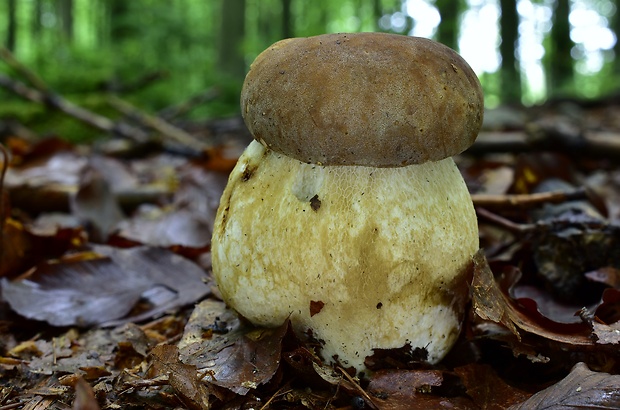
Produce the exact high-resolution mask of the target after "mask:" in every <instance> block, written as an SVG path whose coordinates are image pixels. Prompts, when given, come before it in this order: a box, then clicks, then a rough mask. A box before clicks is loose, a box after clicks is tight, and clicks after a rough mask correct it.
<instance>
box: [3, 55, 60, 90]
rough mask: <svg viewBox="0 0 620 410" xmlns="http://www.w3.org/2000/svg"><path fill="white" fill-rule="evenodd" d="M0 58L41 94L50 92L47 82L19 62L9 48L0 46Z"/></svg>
mask: <svg viewBox="0 0 620 410" xmlns="http://www.w3.org/2000/svg"><path fill="white" fill-rule="evenodd" d="M0 58H1V59H2V60H4V62H5V63H6V64H7V65H8V66H9V67H11V68H12V69H13V70H14V71H15V72H17V73H18V74H20V75H21V76H22V77H24V78H25V79H26V81H28V82H29V83H30V84H31V85H32V86H33V87H34V88H36V89H37V90H39V91H41V92H47V91H49V89H48V87H47V84H45V81H43V80H42V79H41V77H39V76H38V75H37V74H35V73H34V72H32V71H31V70H30V69H29V68H28V67H26V66H25V65H23V64H22V63H21V62H20V61H19V60H17V59H16V58H15V56H14V55H13V53H11V51H10V50H9V49H8V48H6V47H4V46H0Z"/></svg>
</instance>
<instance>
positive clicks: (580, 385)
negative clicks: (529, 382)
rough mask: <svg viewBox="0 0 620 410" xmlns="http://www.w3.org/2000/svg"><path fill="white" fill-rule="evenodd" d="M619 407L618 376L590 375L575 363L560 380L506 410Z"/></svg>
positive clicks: (619, 379)
mask: <svg viewBox="0 0 620 410" xmlns="http://www.w3.org/2000/svg"><path fill="white" fill-rule="evenodd" d="M619 407H620V375H611V374H609V373H599V372H593V371H591V370H590V369H588V367H587V366H586V365H585V364H584V363H577V364H576V365H575V366H574V367H573V369H572V370H571V372H570V373H569V374H568V376H566V377H565V378H564V379H562V380H560V381H559V382H558V383H556V384H554V385H553V386H551V387H548V388H546V389H545V390H542V391H539V392H538V393H536V394H534V395H533V396H532V397H530V398H529V399H528V400H526V401H524V402H522V403H521V404H518V405H514V406H512V407H510V408H509V409H510V410H521V409H523V410H526V409H528V410H529V409H549V410H554V409H558V410H560V409H617V408H619Z"/></svg>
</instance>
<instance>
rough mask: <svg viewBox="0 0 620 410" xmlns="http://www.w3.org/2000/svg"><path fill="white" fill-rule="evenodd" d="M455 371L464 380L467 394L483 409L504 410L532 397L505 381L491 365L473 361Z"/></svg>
mask: <svg viewBox="0 0 620 410" xmlns="http://www.w3.org/2000/svg"><path fill="white" fill-rule="evenodd" d="M454 371H455V372H456V374H458V375H459V377H460V378H461V380H462V381H463V384H464V385H465V388H466V391H467V395H468V396H469V397H471V398H472V399H473V401H474V403H475V404H477V405H478V406H479V407H480V408H481V409H487V410H492V409H495V410H503V409H505V408H507V407H509V406H510V405H513V404H515V403H521V402H523V401H524V400H526V399H527V398H528V397H530V394H529V393H526V392H524V391H522V390H520V389H517V388H515V387H513V386H511V385H509V384H508V383H506V382H505V381H503V380H502V379H501V378H500V377H499V376H498V375H497V373H496V372H495V370H493V368H492V367H491V366H488V365H481V364H475V363H471V364H468V365H465V366H461V367H457V368H456V369H455V370H454Z"/></svg>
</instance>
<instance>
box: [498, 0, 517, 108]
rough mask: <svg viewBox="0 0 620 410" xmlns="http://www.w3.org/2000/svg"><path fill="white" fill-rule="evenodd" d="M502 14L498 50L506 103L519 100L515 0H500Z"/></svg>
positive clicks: (502, 91)
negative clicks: (500, 40) (500, 57)
mask: <svg viewBox="0 0 620 410" xmlns="http://www.w3.org/2000/svg"><path fill="white" fill-rule="evenodd" d="M500 6H501V10H502V15H501V17H500V36H501V39H502V42H501V44H500V46H499V52H500V54H501V56H502V67H501V71H500V75H501V81H502V88H501V99H502V101H503V102H506V103H518V102H520V101H521V76H520V74H519V65H518V61H517V59H516V57H515V49H516V46H517V41H518V39H519V15H518V14H517V1H516V0H501V1H500Z"/></svg>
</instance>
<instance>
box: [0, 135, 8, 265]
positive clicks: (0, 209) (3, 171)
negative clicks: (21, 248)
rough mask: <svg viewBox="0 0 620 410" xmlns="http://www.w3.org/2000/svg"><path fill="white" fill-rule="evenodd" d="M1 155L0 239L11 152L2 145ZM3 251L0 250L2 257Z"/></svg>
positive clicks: (4, 219) (2, 228)
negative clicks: (6, 178) (5, 179)
mask: <svg viewBox="0 0 620 410" xmlns="http://www.w3.org/2000/svg"><path fill="white" fill-rule="evenodd" d="M0 153H2V165H1V166H0V238H2V234H3V232H4V224H5V223H6V218H5V217H4V213H5V212H6V209H5V206H6V204H5V201H4V176H5V175H6V171H7V169H8V168H9V161H10V158H11V157H10V156H9V151H7V149H6V148H5V147H4V145H2V144H0ZM2 253H3V252H2V250H0V255H2Z"/></svg>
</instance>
